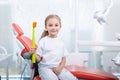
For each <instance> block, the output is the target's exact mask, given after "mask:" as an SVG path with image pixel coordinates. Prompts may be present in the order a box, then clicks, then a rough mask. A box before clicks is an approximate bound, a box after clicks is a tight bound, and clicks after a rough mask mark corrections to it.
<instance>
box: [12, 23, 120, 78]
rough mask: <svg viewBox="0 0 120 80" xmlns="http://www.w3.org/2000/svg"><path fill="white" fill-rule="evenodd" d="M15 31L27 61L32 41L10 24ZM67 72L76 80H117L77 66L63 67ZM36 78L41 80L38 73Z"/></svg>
mask: <svg viewBox="0 0 120 80" xmlns="http://www.w3.org/2000/svg"><path fill="white" fill-rule="evenodd" d="M12 26H13V28H14V29H15V31H16V32H17V33H18V35H17V37H16V38H17V39H18V40H19V41H20V42H21V43H22V44H23V46H24V49H23V50H22V52H21V56H22V57H23V58H24V59H29V57H30V55H29V53H27V52H29V51H30V48H32V41H31V39H29V38H28V37H26V36H24V35H23V34H24V32H23V31H22V29H21V28H20V27H19V26H18V25H17V24H15V23H13V24H12ZM65 68H66V69H67V70H69V71H70V72H71V73H72V74H73V75H74V76H76V77H77V78H78V79H84V80H119V79H118V78H117V77H116V76H114V75H113V74H112V73H108V72H103V71H100V70H96V69H91V68H87V67H83V66H77V65H67V66H65ZM36 76H37V77H35V78H34V80H41V79H40V77H39V73H38V72H37V74H36Z"/></svg>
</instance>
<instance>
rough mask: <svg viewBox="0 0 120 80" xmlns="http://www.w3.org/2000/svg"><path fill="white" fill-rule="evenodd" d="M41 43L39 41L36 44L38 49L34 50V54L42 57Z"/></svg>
mask: <svg viewBox="0 0 120 80" xmlns="http://www.w3.org/2000/svg"><path fill="white" fill-rule="evenodd" d="M43 46H44V45H43V41H39V43H38V48H37V50H36V54H38V55H40V56H42V53H43Z"/></svg>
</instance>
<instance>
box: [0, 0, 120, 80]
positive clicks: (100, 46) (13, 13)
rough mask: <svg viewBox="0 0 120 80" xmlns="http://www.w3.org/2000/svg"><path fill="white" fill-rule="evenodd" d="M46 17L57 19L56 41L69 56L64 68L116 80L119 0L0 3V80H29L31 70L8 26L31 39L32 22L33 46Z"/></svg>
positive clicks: (0, 0) (2, 0) (119, 66)
mask: <svg viewBox="0 0 120 80" xmlns="http://www.w3.org/2000/svg"><path fill="white" fill-rule="evenodd" d="M49 14H57V15H59V16H60V18H61V22H62V28H61V30H60V33H59V37H60V38H61V40H63V42H64V43H65V46H66V48H67V50H68V52H69V55H68V56H67V60H66V66H67V65H77V66H80V67H85V68H87V69H88V72H87V73H85V74H88V75H89V74H90V75H96V74H97V72H95V74H92V73H89V72H91V71H89V69H92V70H99V71H102V72H106V73H107V74H111V75H114V77H117V78H118V80H119V78H120V62H119V60H120V57H119V56H120V55H119V53H120V41H119V40H120V22H119V21H120V15H119V14H120V0H0V80H30V76H31V66H30V64H29V61H28V60H26V59H24V58H23V57H22V56H21V51H22V50H23V47H24V46H22V48H21V47H20V46H19V44H18V43H20V42H19V40H17V38H16V34H15V33H14V31H15V29H14V28H13V27H12V24H13V23H15V24H18V25H19V27H20V28H21V29H22V30H23V32H24V34H23V35H25V36H27V37H29V38H30V39H31V38H32V22H33V21H36V22H37V27H36V28H35V41H36V44H37V43H38V41H39V38H40V36H41V34H42V32H43V30H44V20H45V18H46V16H47V15H49ZM21 45H22V44H21ZM78 71H81V70H78ZM81 74H82V73H81ZM79 75H80V74H79ZM100 76H101V75H100ZM98 77H99V75H98ZM82 80H83V79H82ZM84 80H90V79H84ZM91 80H102V79H91ZM103 80H117V79H103Z"/></svg>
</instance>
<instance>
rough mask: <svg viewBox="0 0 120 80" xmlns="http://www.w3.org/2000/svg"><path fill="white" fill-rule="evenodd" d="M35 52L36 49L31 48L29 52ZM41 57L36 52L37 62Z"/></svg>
mask: <svg viewBox="0 0 120 80" xmlns="http://www.w3.org/2000/svg"><path fill="white" fill-rule="evenodd" d="M35 52H36V49H34V48H31V49H30V52H29V53H30V54H31V55H32V53H35ZM41 59H42V57H41V56H40V55H38V54H36V60H37V62H40V61H41Z"/></svg>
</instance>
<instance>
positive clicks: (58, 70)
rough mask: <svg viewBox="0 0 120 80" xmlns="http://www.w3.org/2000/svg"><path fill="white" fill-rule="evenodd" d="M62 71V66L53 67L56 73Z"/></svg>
mask: <svg viewBox="0 0 120 80" xmlns="http://www.w3.org/2000/svg"><path fill="white" fill-rule="evenodd" d="M61 71H62V68H60V67H55V68H53V72H54V73H55V74H56V75H59V74H60V72H61Z"/></svg>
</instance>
